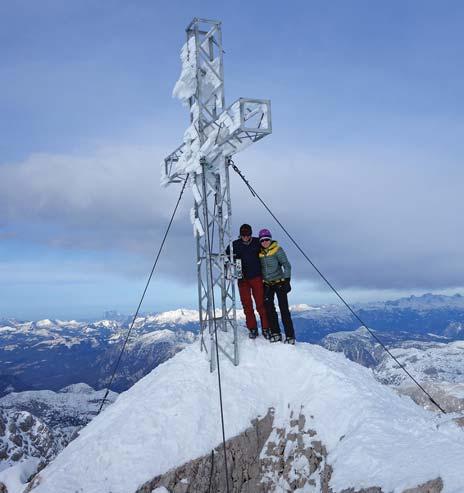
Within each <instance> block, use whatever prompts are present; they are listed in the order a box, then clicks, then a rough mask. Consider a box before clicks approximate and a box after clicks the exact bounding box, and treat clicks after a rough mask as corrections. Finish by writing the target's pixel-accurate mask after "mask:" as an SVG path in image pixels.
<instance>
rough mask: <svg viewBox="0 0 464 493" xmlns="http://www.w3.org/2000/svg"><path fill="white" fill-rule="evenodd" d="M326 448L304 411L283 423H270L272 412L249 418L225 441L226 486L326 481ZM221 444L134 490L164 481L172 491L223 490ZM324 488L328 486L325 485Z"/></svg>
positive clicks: (256, 490)
mask: <svg viewBox="0 0 464 493" xmlns="http://www.w3.org/2000/svg"><path fill="white" fill-rule="evenodd" d="M326 455H327V452H326V450H325V447H324V446H323V445H322V444H321V442H320V441H318V440H317V438H316V433H315V432H314V431H313V430H310V429H308V428H307V427H306V418H305V416H304V415H303V414H301V413H300V414H299V415H298V416H295V417H293V415H291V419H290V425H289V426H288V427H286V428H280V427H275V426H274V412H273V410H272V409H270V410H269V412H268V413H267V415H266V416H265V417H263V418H261V419H256V420H254V421H253V422H252V426H251V427H250V428H248V429H247V430H245V431H244V432H243V433H241V434H240V435H239V436H237V437H234V438H232V439H230V440H228V441H227V442H226V456H227V471H228V475H229V488H230V491H231V492H241V493H266V492H269V491H272V488H273V487H275V485H276V484H279V485H282V487H285V488H288V489H289V490H290V491H292V490H295V489H297V488H301V487H302V486H303V485H305V484H308V482H309V483H310V484H314V485H319V484H328V480H329V479H330V476H331V468H330V466H328V465H327V464H326ZM224 471H225V467H224V449H223V446H222V445H221V446H218V447H217V448H216V449H214V450H213V451H212V452H211V454H209V455H206V456H204V457H200V458H199V459H195V460H193V461H191V462H188V463H187V464H184V465H183V466H181V467H179V468H177V469H173V470H171V471H168V472H167V473H165V474H162V475H160V476H157V477H155V478H153V479H152V480H151V481H148V482H147V483H145V484H144V485H143V486H141V487H140V488H139V489H138V490H137V492H136V493H151V492H152V491H154V490H155V489H156V488H158V487H161V486H164V487H165V488H166V489H167V490H168V491H169V492H172V493H191V492H197V491H211V492H223V491H227V487H226V480H225V475H224ZM326 491H328V490H327V489H326Z"/></svg>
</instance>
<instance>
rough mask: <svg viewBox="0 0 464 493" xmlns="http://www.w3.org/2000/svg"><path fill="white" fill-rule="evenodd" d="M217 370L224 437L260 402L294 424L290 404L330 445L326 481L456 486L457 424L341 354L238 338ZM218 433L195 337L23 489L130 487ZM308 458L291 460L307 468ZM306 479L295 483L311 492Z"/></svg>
mask: <svg viewBox="0 0 464 493" xmlns="http://www.w3.org/2000/svg"><path fill="white" fill-rule="evenodd" d="M221 374H222V385H223V400H224V419H225V431H226V438H227V439H230V438H231V437H234V436H237V435H239V434H240V433H242V432H243V431H244V430H245V429H247V428H248V427H249V426H250V422H251V421H252V420H254V419H255V418H257V417H259V416H261V417H262V416H265V415H266V414H267V413H268V410H269V408H273V409H274V425H275V426H276V427H279V428H280V429H282V428H283V429H288V430H289V429H290V428H291V426H292V421H291V418H290V417H291V415H292V412H293V411H295V412H296V413H297V414H298V413H301V414H304V416H305V418H306V425H305V426H306V427H307V431H306V432H305V433H306V435H305V437H306V438H305V439H307V440H309V439H310V437H313V436H314V434H316V438H317V440H318V441H320V443H322V445H323V446H324V447H325V449H326V450H327V462H328V463H329V464H330V466H331V468H332V469H333V472H332V474H331V478H330V487H331V488H332V491H333V492H339V491H341V490H343V489H345V488H350V487H352V488H354V489H356V490H358V489H360V488H367V487H372V486H378V487H380V488H382V491H391V492H395V493H396V492H402V491H403V490H404V489H406V488H410V487H415V486H417V485H419V484H423V483H425V482H427V481H430V480H433V479H436V478H441V480H442V481H443V485H444V486H443V490H442V492H443V493H461V492H462V491H464V478H463V477H462V474H461V467H462V463H463V461H464V443H463V440H462V437H463V435H462V431H461V430H460V429H459V428H458V427H457V426H456V425H454V423H452V422H450V421H446V422H442V420H441V417H440V416H438V415H435V414H433V413H431V412H428V411H426V410H424V409H422V408H420V407H419V406H417V405H416V404H414V403H413V402H412V401H411V400H410V399H409V398H407V397H401V396H398V395H397V394H396V393H395V392H394V391H392V390H391V389H389V388H388V387H385V386H383V385H381V384H380V383H378V382H377V381H376V380H375V379H374V377H373V375H372V372H371V371H370V370H368V369H366V368H364V367H362V366H360V365H357V364H355V363H352V362H350V361H349V360H347V359H346V358H345V357H344V356H343V355H341V354H338V353H332V352H330V351H327V350H326V349H324V348H321V347H319V346H314V345H310V344H299V345H297V346H295V347H289V346H286V345H283V344H269V343H268V342H266V341H264V340H262V339H258V340H256V341H250V340H248V339H246V338H243V339H241V362H240V365H239V366H238V367H234V366H232V365H231V364H230V363H229V362H228V361H227V360H224V361H223V362H222V366H221ZM310 430H313V431H311V433H310ZM220 441H221V427H220V418H219V409H218V394H217V375H216V373H210V372H209V366H208V363H207V362H206V361H205V358H204V354H203V353H201V351H200V347H199V345H198V344H194V345H192V346H190V347H188V348H187V349H185V350H184V351H182V352H181V353H179V354H177V355H176V356H175V357H173V358H172V359H170V360H169V361H167V362H166V363H164V364H162V365H161V366H159V367H158V368H156V369H155V370H154V371H152V372H151V373H150V374H149V375H147V376H146V377H144V378H143V379H142V380H140V381H139V382H138V383H137V384H135V385H134V386H133V387H132V388H131V389H129V390H128V391H127V392H125V393H123V394H121V395H120V397H119V398H118V400H117V401H116V403H115V404H113V405H112V406H110V407H108V408H107V409H106V410H105V411H104V412H103V413H102V414H100V415H99V416H97V417H96V418H95V419H94V420H93V421H92V422H91V423H90V424H89V425H88V426H87V427H86V428H84V429H83V430H82V431H81V432H80V435H79V437H78V438H77V439H76V440H75V441H73V442H72V443H71V444H70V445H69V446H68V447H67V448H66V449H65V450H64V451H63V452H62V453H61V454H60V455H59V456H58V457H57V458H56V459H55V460H54V462H53V463H51V464H50V465H49V466H48V467H47V468H45V469H44V470H43V471H41V472H40V474H39V476H38V477H37V480H36V483H35V484H36V486H35V487H34V488H33V489H32V492H33V493H62V492H63V491H83V492H85V493H97V492H98V493H109V492H110V491H111V492H112V493H132V492H135V491H136V490H137V489H138V488H139V487H140V486H141V485H142V484H144V483H145V482H147V481H149V480H151V479H152V478H154V477H156V476H158V475H160V474H162V473H165V472H166V471H168V470H170V469H172V468H175V467H178V466H180V465H182V464H184V463H186V462H188V461H190V460H191V459H194V458H197V457H200V456H203V455H205V454H210V453H211V450H212V449H213V448H214V447H216V446H217V445H218V444H219V443H220ZM263 450H264V449H263ZM263 453H265V452H264V451H262V452H261V455H262V454H263ZM288 460H290V459H288ZM305 460H306V459H305V458H304V457H303V456H302V457H301V458H300V459H299V461H298V463H296V462H295V463H294V464H293V466H294V467H295V468H297V469H298V470H302V469H305V468H306V469H308V471H309V469H310V467H309V463H308V461H307V460H306V462H305ZM314 484H317V483H314ZM307 486H308V488H306V489H304V490H301V491H319V490H317V489H315V488H316V486H314V487H312V486H311V485H310V484H309V483H308V485H307ZM144 491H149V490H144ZM163 491H164V490H163ZM276 491H285V490H278V489H276Z"/></svg>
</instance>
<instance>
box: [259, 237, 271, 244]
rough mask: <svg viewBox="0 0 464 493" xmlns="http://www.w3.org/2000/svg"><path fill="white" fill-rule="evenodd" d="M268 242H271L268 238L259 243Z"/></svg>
mask: <svg viewBox="0 0 464 493" xmlns="http://www.w3.org/2000/svg"><path fill="white" fill-rule="evenodd" d="M266 241H271V240H269V239H267V238H266V239H265V240H260V241H259V242H260V243H266Z"/></svg>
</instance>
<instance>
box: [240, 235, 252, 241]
mask: <svg viewBox="0 0 464 493" xmlns="http://www.w3.org/2000/svg"><path fill="white" fill-rule="evenodd" d="M240 237H241V238H242V240H243V241H250V240H251V235H248V234H246V235H240Z"/></svg>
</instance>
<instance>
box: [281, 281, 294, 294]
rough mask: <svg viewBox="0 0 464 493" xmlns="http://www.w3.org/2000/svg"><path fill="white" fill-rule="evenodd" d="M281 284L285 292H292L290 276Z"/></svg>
mask: <svg viewBox="0 0 464 493" xmlns="http://www.w3.org/2000/svg"><path fill="white" fill-rule="evenodd" d="M280 286H281V289H282V291H283V292H284V293H290V291H291V290H292V286H291V285H290V278H288V279H284V280H283V281H282V283H281V284H280Z"/></svg>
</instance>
